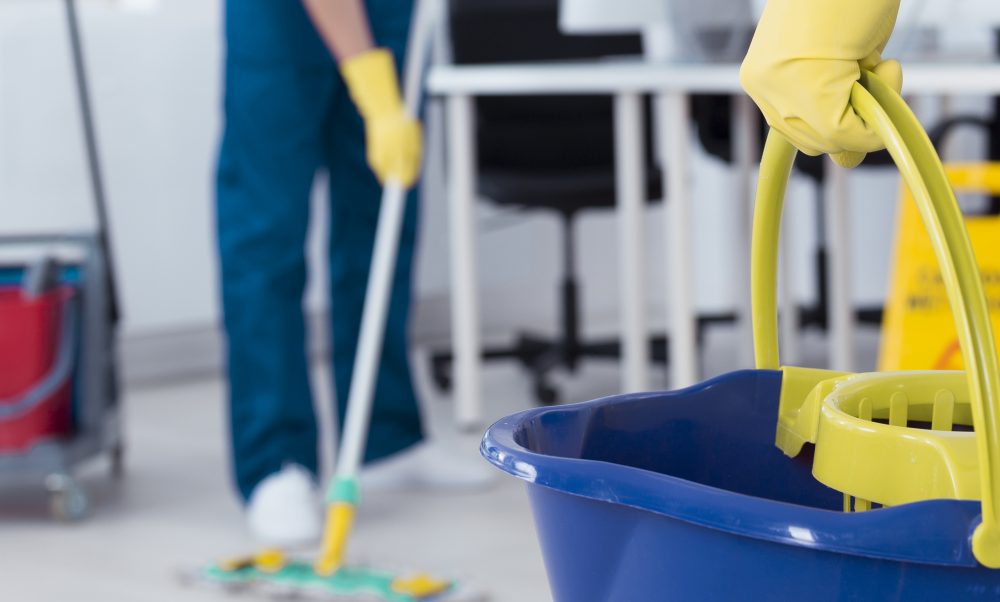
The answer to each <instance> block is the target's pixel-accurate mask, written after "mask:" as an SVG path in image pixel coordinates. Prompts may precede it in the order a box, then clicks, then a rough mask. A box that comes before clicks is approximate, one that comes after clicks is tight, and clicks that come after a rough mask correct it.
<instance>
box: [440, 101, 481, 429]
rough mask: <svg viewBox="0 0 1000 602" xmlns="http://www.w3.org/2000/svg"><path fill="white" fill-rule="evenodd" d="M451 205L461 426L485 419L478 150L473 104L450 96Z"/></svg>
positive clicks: (454, 368)
mask: <svg viewBox="0 0 1000 602" xmlns="http://www.w3.org/2000/svg"><path fill="white" fill-rule="evenodd" d="M446 110H447V113H448V115H447V119H448V203H449V209H450V211H449V213H450V218H451V219H450V220H449V222H450V223H449V230H450V237H451V300H452V307H451V319H452V322H451V328H452V351H453V353H454V361H453V364H452V371H453V375H454V387H453V389H452V390H453V395H454V400H455V419H456V421H457V422H458V425H459V426H460V427H472V426H476V425H477V424H478V423H479V422H480V421H481V420H482V418H483V408H482V397H481V395H482V387H481V384H480V364H481V361H480V345H479V306H478V300H477V298H476V290H477V289H476V286H477V279H476V220H475V215H476V187H475V181H476V149H475V145H474V144H473V137H474V134H473V132H474V130H473V127H474V117H473V114H472V99H471V98H470V97H468V96H464V95H456V96H449V97H448V100H447V107H446Z"/></svg>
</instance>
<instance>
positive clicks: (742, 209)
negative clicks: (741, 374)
mask: <svg viewBox="0 0 1000 602" xmlns="http://www.w3.org/2000/svg"><path fill="white" fill-rule="evenodd" d="M733 124H734V126H735V127H734V134H735V135H734V136H733V158H734V159H735V163H736V168H737V169H736V190H737V194H736V199H735V201H736V206H735V207H734V209H735V211H736V230H737V232H736V239H735V244H734V246H733V251H734V252H735V254H736V255H735V257H734V258H733V270H734V272H735V273H734V274H733V276H734V278H733V284H734V286H735V289H736V290H735V291H734V293H735V297H734V298H735V300H736V317H737V319H738V320H739V322H738V324H739V328H738V332H739V356H738V360H739V365H740V366H751V365H753V328H752V325H751V322H750V232H751V229H752V226H753V202H754V183H755V181H756V180H755V178H754V166H755V165H756V164H757V163H758V162H759V161H760V134H759V133H758V130H757V108H756V107H755V106H754V104H753V101H752V100H750V97H748V96H744V95H742V94H741V95H738V96H736V97H734V99H733Z"/></svg>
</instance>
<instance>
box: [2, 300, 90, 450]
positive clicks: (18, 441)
mask: <svg viewBox="0 0 1000 602" xmlns="http://www.w3.org/2000/svg"><path fill="white" fill-rule="evenodd" d="M75 302H76V292H75V290H74V289H73V288H72V287H68V286H63V287H59V288H56V289H53V290H49V291H46V292H44V293H42V294H39V295H38V296H35V297H29V296H27V295H25V294H24V292H23V291H22V289H21V288H20V287H2V288H0V454H4V453H18V452H24V451H27V450H28V449H30V448H31V447H33V446H34V445H36V444H38V443H41V442H44V441H47V440H51V439H63V438H67V437H69V436H70V435H71V434H72V430H73V421H72V380H73V379H72V374H73V364H74V361H73V359H74V358H73V356H74V351H75V349H74V347H75V344H74V342H73V341H74V339H75V336H74V335H75V332H74V331H75V328H76V327H75V315H74V310H75Z"/></svg>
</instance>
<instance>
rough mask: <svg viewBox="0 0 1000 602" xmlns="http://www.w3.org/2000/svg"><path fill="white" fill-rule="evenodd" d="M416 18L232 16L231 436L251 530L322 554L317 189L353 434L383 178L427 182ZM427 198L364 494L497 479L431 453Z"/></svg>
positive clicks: (403, 3)
mask: <svg viewBox="0 0 1000 602" xmlns="http://www.w3.org/2000/svg"><path fill="white" fill-rule="evenodd" d="M412 10H413V5H412V1H408V0H367V1H366V2H362V0H304V1H303V2H296V1H294V0H227V2H226V26H225V32H226V42H227V55H226V63H225V102H224V110H225V120H226V123H225V133H224V136H223V141H222V148H221V152H220V156H219V165H218V174H217V227H218V242H219V254H220V263H221V266H220V267H221V278H222V302H223V313H224V325H225V330H226V335H227V355H228V381H229V404H230V430H231V433H230V434H231V439H232V457H233V466H234V471H235V480H236V484H237V487H238V490H239V493H240V496H241V498H242V499H243V500H244V501H245V502H246V504H247V510H246V512H247V520H248V523H249V526H250V529H251V531H252V532H253V533H254V535H255V536H256V537H257V538H258V539H259V540H260V541H261V542H262V543H264V544H267V545H277V546H299V545H308V544H311V543H314V542H316V541H317V540H318V539H319V536H320V532H321V528H322V526H321V524H322V521H321V518H320V503H319V494H318V488H317V485H316V475H317V473H318V459H317V440H318V436H317V425H316V419H315V415H314V412H313V403H312V395H311V391H310V385H309V371H308V361H307V357H306V343H305V321H304V318H303V311H302V300H303V293H304V290H305V284H306V273H307V270H306V258H305V250H304V249H305V242H306V235H307V230H308V225H309V205H310V192H311V190H312V185H313V179H314V176H315V174H316V172H317V171H318V170H319V169H325V170H326V171H327V172H328V174H329V208H330V209H329V214H330V224H329V246H328V249H329V282H330V289H331V290H330V297H331V314H330V316H331V327H332V341H333V349H334V353H333V372H334V381H335V391H336V398H337V402H338V403H337V410H338V415H339V419H340V424H343V422H344V418H345V413H346V405H347V399H348V391H349V389H350V387H351V373H352V367H353V365H354V359H355V350H356V347H357V341H358V332H359V328H360V323H361V314H362V308H363V306H364V303H365V299H364V297H365V287H366V282H367V280H368V268H369V265H370V262H371V258H372V247H373V241H374V237H375V229H376V223H377V221H378V215H379V205H380V197H381V194H382V188H381V186H380V182H385V181H388V180H395V181H397V182H399V183H400V184H401V185H402V186H403V187H404V188H410V187H411V186H412V185H413V183H414V182H415V180H416V179H417V177H418V173H419V167H420V155H421V132H420V125H419V123H418V121H417V120H415V119H414V118H412V117H410V116H408V115H407V113H406V112H405V110H404V105H403V102H402V100H401V95H400V92H399V84H398V74H397V66H398V65H401V64H402V62H403V55H404V52H405V46H406V42H407V33H408V30H409V25H410V19H411V12H412ZM324 41H325V42H326V45H324ZM331 53H332V54H331ZM338 62H339V70H338V64H337V63H338ZM409 196H410V197H413V196H415V195H414V194H413V193H412V192H411V193H410V195H409ZM415 201H416V199H415V198H409V199H408V201H407V203H406V213H405V217H404V219H403V223H402V228H401V234H400V237H399V253H398V261H397V263H396V267H395V271H394V274H393V276H392V282H391V291H392V293H391V298H390V299H389V302H388V315H387V320H386V334H385V339H384V345H383V348H382V352H381V355H380V357H381V360H380V362H379V365H378V370H377V372H378V378H377V381H376V383H375V387H374V401H373V406H372V414H371V424H370V431H369V435H368V439H367V445H366V446H365V450H366V451H365V454H364V458H363V460H364V462H365V469H364V470H363V471H362V485H363V486H365V485H366V484H368V483H370V484H372V486H373V487H374V486H378V487H381V488H383V489H385V488H390V487H394V486H424V487H433V488H439V489H441V488H444V489H470V488H481V487H483V486H485V485H487V484H488V482H489V478H490V477H489V475H488V473H487V472H486V468H485V466H482V467H481V466H480V465H479V463H478V461H477V460H475V459H473V458H468V459H466V458H465V457H464V456H455V455H454V454H452V453H449V452H448V450H446V449H444V447H443V446H441V445H439V444H437V443H435V442H433V441H425V439H424V431H423V429H422V426H421V420H420V412H419V408H418V403H417V398H416V394H415V392H414V387H413V383H412V379H411V375H410V367H409V360H408V346H407V323H408V314H409V298H410V275H411V266H412V263H413V254H414V246H415V237H416V224H417V204H416V202H415Z"/></svg>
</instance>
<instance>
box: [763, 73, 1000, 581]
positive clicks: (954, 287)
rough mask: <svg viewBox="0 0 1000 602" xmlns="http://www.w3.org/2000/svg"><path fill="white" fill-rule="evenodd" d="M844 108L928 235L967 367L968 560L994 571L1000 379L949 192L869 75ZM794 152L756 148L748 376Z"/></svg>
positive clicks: (917, 131)
mask: <svg viewBox="0 0 1000 602" xmlns="http://www.w3.org/2000/svg"><path fill="white" fill-rule="evenodd" d="M851 105H852V106H853V108H854V110H855V111H856V112H857V113H858V115H860V116H861V118H862V119H864V120H865V122H866V123H867V124H868V126H869V127H870V128H871V129H872V130H873V131H875V132H876V133H877V134H878V136H879V138H881V139H882V141H883V142H884V143H885V145H886V148H887V149H888V150H889V154H890V155H892V158H893V160H894V161H895V163H896V166H897V167H898V168H899V171H900V174H901V175H902V177H903V180H904V181H905V183H906V185H907V186H908V187H909V188H910V191H911V192H912V193H913V198H914V200H915V201H916V204H917V209H918V210H919V212H920V216H921V218H922V219H923V222H924V226H925V227H926V228H927V232H928V234H929V235H930V238H931V243H932V245H933V247H934V253H935V255H936V256H937V260H938V264H939V265H940V266H941V273H942V276H943V279H944V285H945V289H946V291H947V294H948V300H949V303H950V305H951V308H952V312H953V315H954V318H955V326H956V329H957V330H958V340H959V343H960V344H961V348H962V355H963V357H964V358H965V360H966V365H967V369H966V375H967V377H968V381H969V394H970V396H971V402H972V403H971V405H972V416H973V423H974V425H975V430H976V433H977V436H976V449H977V452H978V457H979V479H980V489H981V491H982V522H981V523H980V524H979V525H978V526H977V527H976V530H975V532H974V533H973V536H972V551H973V554H974V555H975V557H976V559H977V560H978V561H979V562H980V563H982V564H983V565H985V566H988V567H991V568H1000V525H998V524H997V520H998V518H1000V405H998V404H1000V374H998V361H997V351H996V345H995V343H994V339H993V328H992V325H991V323H990V316H989V312H988V310H987V304H986V296H985V295H984V293H983V287H982V280H981V277H980V274H979V269H978V267H977V264H976V259H975V256H974V254H973V251H972V244H971V243H970V242H969V236H968V232H967V231H966V229H965V222H964V220H963V218H962V212H961V210H960V209H959V206H958V202H957V201H956V199H955V193H954V191H953V190H952V189H951V186H950V185H949V183H948V179H947V177H946V175H945V171H944V167H943V166H942V165H941V160H940V159H939V158H938V156H937V153H936V152H935V150H934V146H933V145H932V144H931V142H930V139H928V137H927V134H926V132H924V130H923V128H922V127H921V125H920V122H919V121H918V120H917V118H916V116H914V115H913V112H912V111H910V109H909V107H908V106H907V105H906V102H905V101H904V100H903V99H902V98H901V97H900V96H899V94H897V93H896V92H895V91H894V90H893V89H891V88H890V87H889V86H887V85H886V84H885V83H884V82H882V81H881V80H879V79H878V77H876V76H875V75H874V74H872V73H869V72H864V71H863V72H862V73H861V79H860V82H859V83H855V84H854V87H853V88H852V90H851ZM796 152H797V151H796V149H795V148H794V147H793V146H792V145H791V144H790V143H789V142H788V141H787V140H786V139H785V138H784V137H782V136H781V135H779V134H778V133H776V132H775V131H774V130H772V131H771V132H770V133H769V134H768V137H767V142H766V144H765V146H764V155H763V158H762V159H761V166H760V178H759V180H758V183H757V201H756V208H755V211H754V220H753V239H752V241H753V242H752V246H751V251H750V262H751V268H750V273H751V298H752V317H753V333H754V357H755V360H756V363H757V368H759V369H768V370H774V369H777V368H778V367H779V361H778V311H777V301H776V290H777V266H778V238H779V236H780V227H781V213H782V205H783V203H784V196H785V189H786V188H787V184H788V177H789V173H790V172H791V168H792V161H793V160H794V159H795V154H796Z"/></svg>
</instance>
